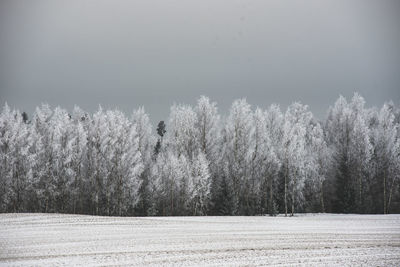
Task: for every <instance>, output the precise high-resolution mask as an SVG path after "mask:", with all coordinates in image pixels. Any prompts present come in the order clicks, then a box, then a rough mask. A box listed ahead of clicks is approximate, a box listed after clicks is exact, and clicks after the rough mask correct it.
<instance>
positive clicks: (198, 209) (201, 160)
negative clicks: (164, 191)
mask: <svg viewBox="0 0 400 267" xmlns="http://www.w3.org/2000/svg"><path fill="white" fill-rule="evenodd" d="M208 166H209V163H208V161H207V159H206V156H205V155H204V153H203V152H200V153H198V155H197V157H196V158H195V159H194V161H193V163H192V166H191V180H190V183H189V194H190V203H191V209H192V211H191V213H192V214H193V215H206V214H207V208H208V202H209V201H210V186H211V179H210V172H209V168H208Z"/></svg>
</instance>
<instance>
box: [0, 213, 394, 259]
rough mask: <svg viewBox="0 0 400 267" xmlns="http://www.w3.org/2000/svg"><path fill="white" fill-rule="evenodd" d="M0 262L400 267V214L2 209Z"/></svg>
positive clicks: (0, 217) (0, 219) (0, 216)
mask: <svg viewBox="0 0 400 267" xmlns="http://www.w3.org/2000/svg"><path fill="white" fill-rule="evenodd" d="M0 265H5V266H32V265H33V266H54V265H68V266H71V265H85V266H99V265H101V266H104V265H137V266H143V265H154V266H160V265H174V266H176V265H181V266H193V265H198V266H205V265H210V266H242V265H245V266H259V265H284V266H287V265H312V266H315V265H340V266H345V265H348V266H350V265H351V266H354V265H368V266H400V215H325V214H324V215H314V214H308V215H299V216H296V217H287V218H285V217H268V216H263V217H261V216H260V217H147V218H138V217H129V218H127V217H98V216H86V215H62V214H0Z"/></svg>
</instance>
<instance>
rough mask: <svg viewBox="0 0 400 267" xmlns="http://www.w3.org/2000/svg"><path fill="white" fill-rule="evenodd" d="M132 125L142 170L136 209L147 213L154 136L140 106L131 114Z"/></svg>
mask: <svg viewBox="0 0 400 267" xmlns="http://www.w3.org/2000/svg"><path fill="white" fill-rule="evenodd" d="M132 125H133V127H134V128H135V131H136V133H137V135H138V149H139V151H140V154H141V161H142V166H143V172H142V173H141V174H140V180H141V184H140V188H139V202H138V204H137V207H136V210H137V213H138V214H139V215H149V213H150V209H151V207H152V196H151V183H150V181H149V179H150V174H151V173H150V172H151V165H152V163H153V160H152V156H153V155H152V153H153V145H154V141H155V138H154V136H153V134H152V130H151V124H150V119H149V116H148V115H147V114H146V112H145V111H144V108H143V107H141V108H139V109H137V110H135V111H134V112H133V114H132Z"/></svg>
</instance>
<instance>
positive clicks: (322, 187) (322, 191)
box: [321, 182, 325, 213]
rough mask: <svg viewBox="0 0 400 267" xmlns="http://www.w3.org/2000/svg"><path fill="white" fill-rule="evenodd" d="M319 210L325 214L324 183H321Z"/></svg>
mask: <svg viewBox="0 0 400 267" xmlns="http://www.w3.org/2000/svg"><path fill="white" fill-rule="evenodd" d="M321 210H322V213H325V203H324V183H323V182H322V183H321Z"/></svg>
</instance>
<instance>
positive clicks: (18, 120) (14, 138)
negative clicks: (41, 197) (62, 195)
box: [0, 104, 34, 212]
mask: <svg viewBox="0 0 400 267" xmlns="http://www.w3.org/2000/svg"><path fill="white" fill-rule="evenodd" d="M31 141H32V140H31V138H30V135H29V131H28V125H27V124H26V123H25V122H24V120H23V117H22V115H21V113H20V112H19V111H16V110H11V109H10V108H9V107H8V105H7V104H6V105H5V106H4V108H3V111H2V113H1V115H0V162H1V168H0V185H1V189H0V210H1V211H3V212H4V211H13V212H18V211H23V210H24V204H25V203H24V202H26V200H27V199H26V190H27V189H28V187H29V183H30V182H31V180H32V172H31V168H30V165H31V164H32V160H33V159H34V155H31V153H30V147H31V144H32V142H31Z"/></svg>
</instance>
